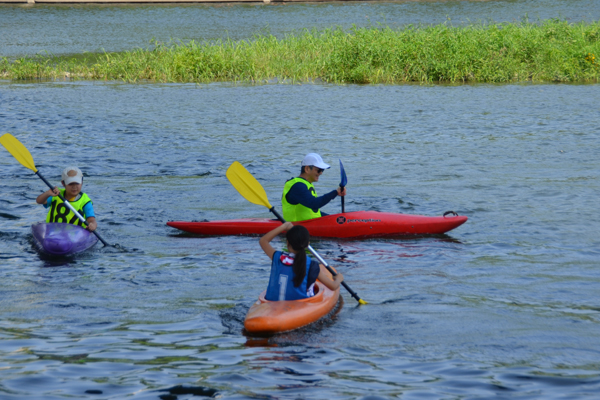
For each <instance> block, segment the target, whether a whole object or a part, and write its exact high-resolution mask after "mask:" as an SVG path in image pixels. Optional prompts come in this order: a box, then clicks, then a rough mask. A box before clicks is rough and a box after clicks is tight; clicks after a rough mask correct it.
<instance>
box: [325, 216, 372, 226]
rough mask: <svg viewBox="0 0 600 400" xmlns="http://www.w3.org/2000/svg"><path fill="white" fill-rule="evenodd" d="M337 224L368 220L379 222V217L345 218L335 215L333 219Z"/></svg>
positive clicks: (366, 221) (365, 221)
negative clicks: (335, 217)
mask: <svg viewBox="0 0 600 400" xmlns="http://www.w3.org/2000/svg"><path fill="white" fill-rule="evenodd" d="M335 221H336V222H337V223H338V224H340V225H342V224H345V223H346V222H347V223H349V224H350V223H353V222H362V223H368V222H381V220H380V219H373V218H366V219H346V217H341V216H340V217H337V219H336V220H335Z"/></svg>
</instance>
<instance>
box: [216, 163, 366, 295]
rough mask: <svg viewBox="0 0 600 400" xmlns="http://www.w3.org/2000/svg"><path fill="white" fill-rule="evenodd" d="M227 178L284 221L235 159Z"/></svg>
mask: <svg viewBox="0 0 600 400" xmlns="http://www.w3.org/2000/svg"><path fill="white" fill-rule="evenodd" d="M226 175H227V179H229V182H231V184H232V185H233V187H234V188H235V189H236V190H237V191H238V192H239V193H240V194H241V195H242V196H243V197H244V198H245V199H246V200H248V201H249V202H250V203H254V204H258V205H260V206H265V207H267V208H268V209H269V211H271V212H272V213H273V214H274V215H275V216H276V217H277V219H278V220H279V221H281V222H282V223H284V222H285V220H284V219H283V217H282V216H281V215H279V213H278V212H277V211H276V210H275V207H273V206H271V204H270V203H269V199H268V198H267V194H266V193H265V189H263V187H262V185H261V184H260V183H258V181H257V180H256V179H255V178H254V177H253V176H252V174H251V173H250V172H248V170H247V169H246V168H244V166H243V165H242V164H240V163H239V162H237V161H234V162H233V164H231V165H230V166H229V168H227V174H226ZM308 251H310V252H311V253H312V255H313V256H315V258H316V259H317V260H319V262H320V263H321V264H323V265H324V266H325V268H327V270H328V271H329V272H330V273H331V274H332V275H333V276H335V275H337V274H336V273H335V271H334V270H333V269H331V267H330V266H329V264H327V262H326V261H325V260H324V259H323V258H322V257H321V256H320V255H319V254H318V253H317V252H316V251H315V249H313V248H312V246H311V245H308ZM342 285H343V286H344V287H345V288H346V290H347V291H348V292H349V293H350V294H351V295H352V297H354V298H355V299H356V301H358V303H359V304H367V302H366V301H364V300H363V299H361V298H360V297H358V295H357V294H356V293H354V291H353V290H352V289H350V287H349V286H348V285H347V284H346V282H344V281H342Z"/></svg>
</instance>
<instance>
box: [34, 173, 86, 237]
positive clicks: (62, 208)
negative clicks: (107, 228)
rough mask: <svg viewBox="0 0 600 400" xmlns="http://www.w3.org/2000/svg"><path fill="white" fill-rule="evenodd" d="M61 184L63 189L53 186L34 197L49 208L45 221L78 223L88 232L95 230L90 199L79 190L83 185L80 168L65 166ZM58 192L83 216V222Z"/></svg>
mask: <svg viewBox="0 0 600 400" xmlns="http://www.w3.org/2000/svg"><path fill="white" fill-rule="evenodd" d="M62 185H63V186H64V187H65V188H64V189H60V190H59V189H58V188H57V187H54V189H50V190H48V191H46V192H44V193H42V194H40V195H39V196H38V197H37V199H36V202H37V203H38V204H43V205H44V208H50V210H49V211H48V216H47V217H46V222H62V223H66V224H73V225H79V226H82V227H85V228H86V229H87V230H89V231H90V232H93V231H94V230H96V228H97V226H98V224H97V223H96V216H95V214H94V207H93V205H92V200H91V199H90V198H89V197H88V195H87V194H85V193H83V192H81V187H82V186H83V174H82V173H81V170H80V169H79V168H77V167H67V168H65V169H64V170H63V172H62ZM59 193H60V194H62V196H63V197H64V198H65V199H66V200H67V201H68V202H69V203H70V204H71V205H72V206H73V208H74V209H75V210H77V211H78V212H79V214H81V215H82V216H83V217H84V218H85V224H84V223H83V222H82V221H81V220H80V219H79V218H77V216H76V215H75V214H74V213H73V211H71V210H70V209H69V208H68V207H67V206H66V205H65V204H64V202H63V201H62V200H61V199H60V197H58V195H59Z"/></svg>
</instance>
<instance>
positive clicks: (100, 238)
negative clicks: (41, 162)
mask: <svg viewBox="0 0 600 400" xmlns="http://www.w3.org/2000/svg"><path fill="white" fill-rule="evenodd" d="M35 174H36V175H37V176H39V177H40V178H41V179H42V180H43V181H44V183H45V184H46V185H48V187H49V188H50V189H54V186H52V185H51V184H50V182H48V181H47V180H46V178H44V177H43V176H42V174H40V171H36V172H35ZM58 197H60V199H61V200H62V201H63V202H65V203H66V202H67V200H66V199H65V198H64V197H63V195H62V194H60V193H59V194H58ZM92 233H93V234H94V235H96V237H97V238H98V239H99V240H100V241H101V242H102V244H104V245H105V246H110V245H109V244H108V243H106V240H104V239H102V237H101V236H100V234H99V233H98V232H96V231H92Z"/></svg>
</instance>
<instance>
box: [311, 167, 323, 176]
mask: <svg viewBox="0 0 600 400" xmlns="http://www.w3.org/2000/svg"><path fill="white" fill-rule="evenodd" d="M310 168H311V169H315V168H317V167H313V166H311V167H310ZM323 171H325V170H324V169H323V168H317V174H322V173H323Z"/></svg>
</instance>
